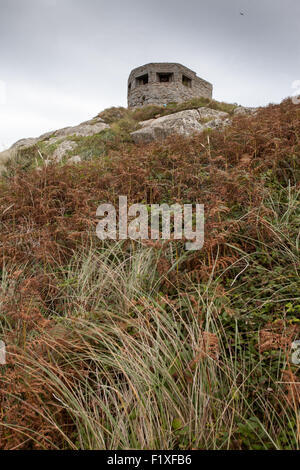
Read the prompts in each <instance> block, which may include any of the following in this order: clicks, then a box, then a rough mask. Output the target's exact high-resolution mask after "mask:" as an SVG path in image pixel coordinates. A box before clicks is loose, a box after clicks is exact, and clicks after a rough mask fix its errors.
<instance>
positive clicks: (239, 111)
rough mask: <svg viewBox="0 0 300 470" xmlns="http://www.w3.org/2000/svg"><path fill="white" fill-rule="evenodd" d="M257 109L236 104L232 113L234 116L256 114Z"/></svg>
mask: <svg viewBox="0 0 300 470" xmlns="http://www.w3.org/2000/svg"><path fill="white" fill-rule="evenodd" d="M257 111H258V108H249V107H246V106H237V108H235V110H234V115H235V116H249V115H251V114H256V113H257Z"/></svg>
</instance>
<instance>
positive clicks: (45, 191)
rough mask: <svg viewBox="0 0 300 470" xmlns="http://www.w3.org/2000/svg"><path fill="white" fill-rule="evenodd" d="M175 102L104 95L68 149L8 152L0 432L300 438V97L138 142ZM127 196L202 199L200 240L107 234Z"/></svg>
mask: <svg viewBox="0 0 300 470" xmlns="http://www.w3.org/2000/svg"><path fill="white" fill-rule="evenodd" d="M205 105H207V103H206V104H205ZM211 105H213V106H219V108H218V109H221V110H225V111H227V112H230V111H233V109H234V106H232V105H225V104H212V103H211ZM185 106H186V107H185ZM195 106H196V107H199V103H195ZM226 106H227V107H226ZM188 107H190V108H191V107H193V106H192V104H191V103H188V104H183V105H175V104H174V105H173V108H174V110H176V111H178V110H181V109H190V108H188ZM170 108H172V106H171V107H169V110H163V109H162V108H160V109H159V110H158V109H156V108H155V109H154V108H153V107H150V108H145V109H143V110H136V111H134V112H132V111H127V110H125V109H123V108H112V109H110V110H106V111H104V112H103V113H101V115H100V116H101V117H102V119H104V121H105V122H107V123H109V124H110V125H111V129H109V130H105V131H103V132H101V133H99V134H97V135H95V136H92V137H86V138H81V140H80V143H79V144H80V145H81V147H80V148H81V152H82V154H84V155H86V159H84V160H83V161H82V162H81V163H79V164H77V165H64V164H62V163H61V164H56V165H55V164H50V165H44V164H43V156H44V155H43V151H42V150H43V149H39V153H38V156H37V155H36V153H35V152H36V147H35V148H32V149H28V150H27V153H25V154H24V153H23V154H21V155H18V156H17V157H16V158H15V159H13V160H11V161H10V162H8V163H7V164H6V171H5V173H4V175H3V176H2V178H1V180H0V223H1V232H0V262H1V268H0V269H1V271H0V274H1V277H0V283H1V285H0V328H1V330H0V338H1V339H3V340H4V341H5V343H6V345H7V364H6V365H2V366H0V371H1V379H0V398H1V418H0V448H1V449H299V447H300V419H299V406H300V385H299V366H297V365H294V364H292V362H291V354H290V353H291V343H292V341H294V340H295V339H299V331H300V326H299V325H300V281H299V272H300V261H299V250H300V232H299V222H300V202H299V193H300V184H299V176H300V173H299V172H300V105H294V104H293V103H292V102H291V101H290V100H285V101H284V102H282V103H281V104H280V105H270V106H268V107H266V108H261V109H260V110H259V111H258V113H257V114H256V115H253V116H236V117H233V122H232V125H231V126H228V127H226V128H225V129H224V130H223V131H222V132H219V131H210V130H207V131H206V132H204V133H202V134H200V135H195V136H193V137H181V136H173V137H170V138H168V139H167V140H165V141H164V142H162V143H158V142H156V143H151V144H148V145H135V144H133V143H132V141H131V139H130V138H129V137H128V136H130V131H132V129H133V128H134V126H136V123H137V122H138V121H140V120H143V119H149V118H151V117H154V116H155V115H156V114H161V113H164V112H171V111H172V109H173V108H172V109H171V111H170ZM179 108H180V109H179ZM229 108H230V109H229ZM174 112H175V111H174ZM38 158H39V160H38ZM119 195H127V196H128V203H129V204H131V203H134V202H138V203H144V204H149V205H150V204H154V203H156V204H162V203H164V202H165V203H169V204H173V203H175V202H178V203H181V204H184V203H202V204H204V205H205V218H206V221H205V244H204V248H203V249H202V250H200V251H195V252H187V251H185V249H184V242H183V241H172V240H169V241H164V242H159V241H155V242H151V241H147V242H138V241H137V242H134V241H132V240H129V241H118V242H108V241H106V242H100V241H99V240H98V239H97V238H96V233H95V227H96V224H97V218H96V209H97V207H98V206H99V204H101V203H102V202H110V203H112V204H115V205H116V206H117V205H118V197H119Z"/></svg>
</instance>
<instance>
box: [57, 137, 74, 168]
mask: <svg viewBox="0 0 300 470" xmlns="http://www.w3.org/2000/svg"><path fill="white" fill-rule="evenodd" d="M76 147H77V144H76V143H75V142H72V141H71V140H65V141H64V142H62V143H61V144H60V145H59V146H58V147H57V149H56V150H55V151H54V153H53V156H52V160H54V161H55V162H57V163H59V162H61V161H62V159H63V157H64V156H65V155H66V153H67V152H68V151H70V150H74V149H75V148H76Z"/></svg>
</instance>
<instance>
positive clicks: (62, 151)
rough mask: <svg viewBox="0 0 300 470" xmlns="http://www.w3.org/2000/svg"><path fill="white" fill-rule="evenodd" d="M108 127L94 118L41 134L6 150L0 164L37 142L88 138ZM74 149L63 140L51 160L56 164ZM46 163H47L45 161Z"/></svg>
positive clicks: (0, 154) (74, 146)
mask: <svg viewBox="0 0 300 470" xmlns="http://www.w3.org/2000/svg"><path fill="white" fill-rule="evenodd" d="M109 127H110V126H109V125H108V124H106V123H105V122H104V121H103V119H101V118H95V119H92V120H90V121H86V122H83V123H81V124H79V125H78V126H73V127H65V128H64V129H59V130H57V131H52V132H47V133H46V134H42V135H41V136H40V137H36V138H29V139H21V140H18V142H16V143H15V144H13V145H12V146H11V147H10V148H9V149H8V150H5V151H4V152H1V153H0V164H1V162H2V164H4V163H5V162H6V161H8V160H9V159H10V158H12V157H13V156H14V155H15V154H16V153H17V151H18V150H24V149H26V148H29V147H32V146H33V145H36V144H37V143H38V142H46V143H47V144H49V145H51V144H54V143H56V142H58V141H59V140H63V139H67V138H68V137H72V136H77V137H89V136H92V135H95V134H99V133H100V132H102V131H103V130H105V129H109ZM74 148H76V143H75V142H72V141H70V140H63V142H62V143H61V144H60V145H59V146H58V147H57V148H56V150H55V151H54V153H53V156H52V159H53V160H54V161H56V162H60V161H61V160H62V158H63V157H64V156H65V155H66V153H67V152H68V151H69V150H73V149H74ZM46 163H49V161H48V160H47V161H46Z"/></svg>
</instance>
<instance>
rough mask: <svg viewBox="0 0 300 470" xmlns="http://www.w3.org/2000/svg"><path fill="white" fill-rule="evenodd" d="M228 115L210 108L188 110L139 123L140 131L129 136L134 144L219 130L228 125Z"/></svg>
mask: <svg viewBox="0 0 300 470" xmlns="http://www.w3.org/2000/svg"><path fill="white" fill-rule="evenodd" d="M230 122H231V121H230V119H229V114H228V113H224V112H222V111H216V110H213V109H210V108H199V109H190V110H186V111H180V112H179V113H174V114H169V115H168V116H162V117H159V118H157V119H149V120H148V121H143V122H140V123H139V124H140V125H141V129H139V130H137V131H135V132H133V133H132V134H131V135H132V137H133V140H134V142H135V143H148V142H152V141H154V140H163V139H165V138H166V137H168V136H169V135H172V134H180V135H185V136H189V135H192V134H194V133H200V132H203V131H204V130H205V129H208V128H212V129H219V128H222V127H224V126H226V125H228V124H230Z"/></svg>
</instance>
